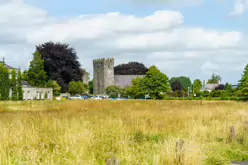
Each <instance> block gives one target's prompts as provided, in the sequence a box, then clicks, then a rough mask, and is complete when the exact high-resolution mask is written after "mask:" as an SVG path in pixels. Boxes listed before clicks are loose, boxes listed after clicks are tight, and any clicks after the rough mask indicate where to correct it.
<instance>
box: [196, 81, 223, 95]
mask: <svg viewBox="0 0 248 165" xmlns="http://www.w3.org/2000/svg"><path fill="white" fill-rule="evenodd" d="M220 84H221V83H220V81H218V83H215V84H210V83H207V82H206V80H204V81H203V83H202V89H201V92H204V91H208V92H211V91H213V90H214V89H215V88H216V87H218V86H219V85H220Z"/></svg>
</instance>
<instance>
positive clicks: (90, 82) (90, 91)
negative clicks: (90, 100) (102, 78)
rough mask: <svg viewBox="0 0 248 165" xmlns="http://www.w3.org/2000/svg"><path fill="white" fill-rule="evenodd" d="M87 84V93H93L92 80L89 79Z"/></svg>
mask: <svg viewBox="0 0 248 165" xmlns="http://www.w3.org/2000/svg"><path fill="white" fill-rule="evenodd" d="M88 86H89V93H90V94H93V90H94V81H93V80H92V81H89V83H88Z"/></svg>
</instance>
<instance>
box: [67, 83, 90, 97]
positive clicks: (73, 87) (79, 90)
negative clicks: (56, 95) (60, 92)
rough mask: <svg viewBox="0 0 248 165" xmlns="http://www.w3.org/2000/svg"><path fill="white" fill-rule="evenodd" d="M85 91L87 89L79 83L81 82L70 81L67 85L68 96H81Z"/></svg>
mask: <svg viewBox="0 0 248 165" xmlns="http://www.w3.org/2000/svg"><path fill="white" fill-rule="evenodd" d="M86 91H87V89H86V88H85V85H84V84H83V83H82V82H81V81H72V82H70V84H69V90H68V92H69V93H70V94H73V95H76V94H79V95H82V94H84V93H85V92H86Z"/></svg>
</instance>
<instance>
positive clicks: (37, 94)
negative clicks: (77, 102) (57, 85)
mask: <svg viewBox="0 0 248 165" xmlns="http://www.w3.org/2000/svg"><path fill="white" fill-rule="evenodd" d="M22 90H23V99H24V100H53V88H36V87H26V86H23V87H22ZM46 94H47V98H45V97H46Z"/></svg>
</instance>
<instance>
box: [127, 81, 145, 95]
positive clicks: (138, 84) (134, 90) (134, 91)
mask: <svg viewBox="0 0 248 165" xmlns="http://www.w3.org/2000/svg"><path fill="white" fill-rule="evenodd" d="M126 92H127V95H129V96H131V98H133V99H140V98H144V97H145V95H146V91H145V87H144V78H141V77H137V78H135V79H133V80H132V85H131V87H128V88H127V89H126Z"/></svg>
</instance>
